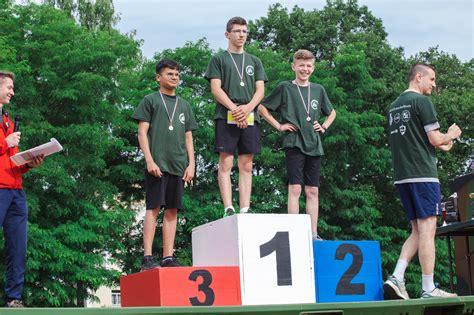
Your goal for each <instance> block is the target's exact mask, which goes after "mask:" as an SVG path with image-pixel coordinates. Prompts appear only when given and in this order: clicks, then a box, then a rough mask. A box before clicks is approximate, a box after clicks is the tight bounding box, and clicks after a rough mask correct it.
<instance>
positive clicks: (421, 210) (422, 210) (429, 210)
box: [395, 182, 441, 221]
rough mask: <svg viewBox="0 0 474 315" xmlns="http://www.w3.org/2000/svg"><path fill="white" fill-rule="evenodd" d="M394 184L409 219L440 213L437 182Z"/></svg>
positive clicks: (439, 194)
mask: <svg viewBox="0 0 474 315" xmlns="http://www.w3.org/2000/svg"><path fill="white" fill-rule="evenodd" d="M395 186H396V187H397V189H398V193H399V194H400V199H401V201H402V204H403V208H405V213H406V215H407V217H408V219H409V220H410V221H412V220H416V219H423V218H427V217H433V216H438V215H440V214H441V206H440V202H441V192H440V185H439V183H430V182H428V183H426V182H424V183H405V184H396V185H395Z"/></svg>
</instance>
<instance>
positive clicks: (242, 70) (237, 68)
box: [226, 50, 245, 86]
mask: <svg viewBox="0 0 474 315" xmlns="http://www.w3.org/2000/svg"><path fill="white" fill-rule="evenodd" d="M226 51H227V53H228V54H229V56H230V59H232V62H233V63H234V66H235V69H236V70H237V73H238V74H239V78H240V86H245V83H244V66H245V52H244V53H243V54H242V69H241V70H240V71H239V67H238V66H237V63H236V62H235V59H234V56H232V53H231V52H230V51H228V50H226Z"/></svg>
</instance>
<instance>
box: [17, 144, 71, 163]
mask: <svg viewBox="0 0 474 315" xmlns="http://www.w3.org/2000/svg"><path fill="white" fill-rule="evenodd" d="M62 149H63V146H62V145H61V144H60V143H59V142H58V140H56V139H54V138H51V140H50V141H49V142H46V143H44V144H42V145H39V146H37V147H34V148H31V149H29V150H26V151H22V152H19V153H17V154H15V155H14V156H11V157H10V159H11V160H12V161H13V163H15V165H17V166H20V165H23V164H26V163H29V162H31V161H32V160H33V158H34V157H36V156H39V155H44V156H48V155H51V154H54V153H56V152H59V151H61V150H62Z"/></svg>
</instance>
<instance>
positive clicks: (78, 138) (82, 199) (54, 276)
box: [0, 4, 141, 306]
mask: <svg viewBox="0 0 474 315" xmlns="http://www.w3.org/2000/svg"><path fill="white" fill-rule="evenodd" d="M0 16H1V19H0V40H1V41H2V57H1V58H0V67H1V68H7V69H11V70H13V71H15V72H16V74H17V80H16V82H15V86H16V92H17V93H16V95H15V98H14V100H13V104H11V106H10V109H11V112H12V113H13V115H21V116H22V121H23V122H24V123H23V127H22V134H23V137H22V143H21V147H22V148H23V149H25V148H28V147H32V146H34V145H38V144H41V143H43V142H45V141H46V140H49V138H51V137H55V138H57V139H58V140H59V141H60V142H61V143H62V144H63V146H64V151H63V152H62V153H59V154H56V155H53V156H50V157H48V158H47V159H46V161H45V163H44V165H43V166H42V167H40V168H38V169H34V170H32V171H31V172H29V173H28V174H27V175H26V176H25V190H26V191H27V196H28V204H29V247H28V263H27V274H26V286H25V299H26V302H27V304H28V305H35V306H81V305H83V303H84V301H85V299H86V298H92V297H93V295H92V292H93V291H94V290H95V289H97V288H98V287H99V286H101V285H103V284H112V283H114V282H115V283H116V281H117V280H118V275H119V273H118V272H117V271H114V270H112V269H110V267H109V265H110V264H111V263H113V262H114V255H115V253H117V252H121V251H122V250H123V244H122V243H121V242H120V239H121V237H122V235H123V231H124V230H127V229H129V228H130V226H131V225H133V223H134V216H135V213H134V211H132V209H131V208H130V207H129V205H130V203H131V201H132V200H133V197H134V189H133V185H134V184H136V182H137V181H138V180H139V179H138V178H140V176H139V174H138V172H137V170H136V169H135V168H136V167H137V163H136V157H137V154H138V150H137V149H136V147H135V146H134V145H133V144H131V143H130V142H129V137H128V136H129V135H128V134H127V133H129V132H131V128H132V126H133V127H134V125H132V123H131V122H130V123H128V118H126V117H124V113H125V111H122V110H123V108H127V104H128V103H127V99H128V97H129V95H128V91H129V90H131V89H132V90H133V88H134V84H135V83H133V82H134V80H135V79H136V76H135V75H134V70H135V69H136V67H137V65H139V63H140V61H141V54H140V51H139V47H138V43H137V42H136V41H134V40H132V39H130V38H128V37H126V36H124V35H121V34H119V33H118V32H117V31H115V30H108V31H98V30H90V29H89V28H86V27H81V26H78V25H77V24H76V23H75V22H74V20H72V19H70V18H68V17H67V15H65V14H64V13H63V12H61V11H59V10H57V9H54V8H51V7H49V6H45V5H42V6H38V5H34V4H28V5H26V6H9V7H2V8H1V10H0ZM4 51H6V52H8V54H7V55H6V56H5V55H3V52H4ZM130 77H132V78H130ZM124 134H127V136H126V137H124ZM2 255H3V251H2ZM0 268H2V269H3V268H4V266H3V265H2V266H1V267H0ZM0 272H2V275H3V270H1V271H0Z"/></svg>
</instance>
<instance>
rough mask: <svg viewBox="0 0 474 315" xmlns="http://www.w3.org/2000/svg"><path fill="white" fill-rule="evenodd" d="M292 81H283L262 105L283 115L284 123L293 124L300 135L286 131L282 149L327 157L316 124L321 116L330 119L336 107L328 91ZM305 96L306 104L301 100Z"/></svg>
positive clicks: (314, 84) (313, 85)
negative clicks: (332, 103)
mask: <svg viewBox="0 0 474 315" xmlns="http://www.w3.org/2000/svg"><path fill="white" fill-rule="evenodd" d="M299 88H300V91H301V95H300V92H299V91H298V87H297V86H296V84H294V83H292V82H291V81H283V82H281V83H280V84H279V85H278V86H277V87H276V88H275V89H274V90H273V91H272V92H271V93H270V95H268V96H267V97H266V98H265V99H264V100H263V102H262V104H263V106H265V107H266V108H268V109H269V110H271V111H276V112H279V113H280V114H281V118H282V123H290V124H293V125H294V126H295V127H296V128H298V131H297V132H289V131H287V132H285V135H284V138H283V148H295V147H296V148H298V149H300V150H301V152H302V153H304V154H306V155H309V156H321V155H324V151H323V145H322V143H321V137H320V135H319V132H317V131H316V130H314V128H313V123H314V121H316V120H319V119H320V118H321V116H329V114H331V112H332V110H333V107H332V105H331V102H330V101H329V98H328V96H327V94H326V90H325V89H324V88H323V87H322V86H321V85H320V84H317V83H310V84H309V86H300V87H299ZM308 88H309V89H310V97H309V99H310V106H309V116H310V118H311V120H310V121H307V120H306V119H307V117H308V114H307V107H306V106H307V103H308ZM301 96H303V99H304V104H306V106H305V105H304V104H303V101H302V99H301Z"/></svg>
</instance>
